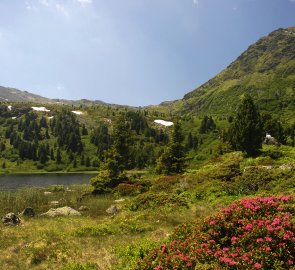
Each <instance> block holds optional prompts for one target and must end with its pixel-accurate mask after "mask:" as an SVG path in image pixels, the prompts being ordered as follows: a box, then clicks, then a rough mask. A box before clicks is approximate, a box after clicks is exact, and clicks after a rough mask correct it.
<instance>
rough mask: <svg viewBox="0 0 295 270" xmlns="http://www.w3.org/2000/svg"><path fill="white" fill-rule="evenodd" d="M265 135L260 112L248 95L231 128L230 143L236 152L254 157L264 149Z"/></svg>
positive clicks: (239, 108)
mask: <svg viewBox="0 0 295 270" xmlns="http://www.w3.org/2000/svg"><path fill="white" fill-rule="evenodd" d="M263 135H264V134H263V128H262V123H261V118H260V114H259V111H258V110H257V108H256V106H255V104H254V102H253V99H252V98H251V96H249V95H248V94H247V95H245V97H244V98H243V100H242V102H241V104H240V105H239V107H238V111H237V114H236V116H235V118H234V120H233V123H232V125H231V127H230V131H229V138H230V143H231V144H232V146H233V148H234V149H235V150H240V151H243V152H245V153H246V154H247V155H248V156H253V155H255V154H257V153H258V151H259V149H260V148H261V147H262V140H263Z"/></svg>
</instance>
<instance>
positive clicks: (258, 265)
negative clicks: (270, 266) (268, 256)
mask: <svg viewBox="0 0 295 270" xmlns="http://www.w3.org/2000/svg"><path fill="white" fill-rule="evenodd" d="M254 267H255V268H256V269H261V268H262V264H260V263H255V264H254Z"/></svg>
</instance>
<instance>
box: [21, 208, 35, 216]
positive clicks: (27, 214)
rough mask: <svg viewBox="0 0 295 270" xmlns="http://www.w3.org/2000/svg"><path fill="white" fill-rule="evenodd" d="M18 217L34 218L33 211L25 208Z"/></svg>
mask: <svg viewBox="0 0 295 270" xmlns="http://www.w3.org/2000/svg"><path fill="white" fill-rule="evenodd" d="M20 216H25V217H34V216H35V211H34V209H33V208H32V207H26V208H25V209H24V210H23V211H22V212H21V213H20Z"/></svg>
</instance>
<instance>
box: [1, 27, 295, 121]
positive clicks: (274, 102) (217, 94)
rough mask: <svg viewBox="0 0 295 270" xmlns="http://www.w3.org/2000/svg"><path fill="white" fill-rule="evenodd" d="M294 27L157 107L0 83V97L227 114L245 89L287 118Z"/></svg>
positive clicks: (292, 100) (294, 78)
mask: <svg viewBox="0 0 295 270" xmlns="http://www.w3.org/2000/svg"><path fill="white" fill-rule="evenodd" d="M294 44H295V27H294V26H293V27H289V28H285V29H284V28H279V29H277V30H275V31H273V32H271V33H270V34H269V35H267V36H264V37H262V38H260V39H259V40H258V41H257V42H255V43H254V44H252V45H250V46H249V47H248V49H247V50H245V51H244V52H243V53H242V54H241V55H240V56H239V57H238V58H237V59H236V60H234V61H233V62H232V63H230V64H229V65H228V66H227V67H226V68H225V69H224V70H222V71H221V72H220V73H218V74H217V75H216V76H214V77H213V78H211V79H210V80H208V81H207V82H206V83H204V84H202V85H201V86H199V87H197V88H196V89H194V90H192V91H190V92H188V93H187V94H185V95H184V97H183V99H180V100H174V101H163V102H162V103H160V104H159V105H150V106H144V107H141V106H137V107H135V106H127V105H119V104H109V103H105V102H103V101H100V100H94V101H92V100H88V99H81V100H65V99H49V98H44V97H42V96H39V95H35V94H31V93H29V92H27V91H20V90H18V89H15V88H7V87H0V99H2V100H4V101H7V100H8V101H21V102H22V101H26V102H28V101H29V102H40V103H61V104H67V105H76V106H77V105H86V106H87V105H89V106H91V105H112V106H125V107H132V108H153V109H158V110H160V111H161V110H165V111H170V112H173V113H174V114H175V113H176V114H187V113H192V114H195V115H202V114H212V115H220V114H223V115H230V114H232V113H233V112H234V111H235V109H236V107H237V104H238V103H239V100H240V98H241V97H242V96H243V95H244V94H245V93H249V94H251V96H252V97H253V98H254V99H255V101H256V102H257V104H258V106H259V107H260V108H261V109H262V110H266V111H270V112H275V113H280V115H282V116H283V117H284V118H290V115H291V112H292V111H295V46H294Z"/></svg>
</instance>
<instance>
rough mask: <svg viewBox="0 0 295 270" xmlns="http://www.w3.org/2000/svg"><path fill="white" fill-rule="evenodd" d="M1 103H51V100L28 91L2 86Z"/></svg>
mask: <svg viewBox="0 0 295 270" xmlns="http://www.w3.org/2000/svg"><path fill="white" fill-rule="evenodd" d="M0 101H13V102H36V103H37V102H39V103H49V102H52V100H51V99H49V98H45V97H42V96H39V95H35V94H32V93H29V92H28V91H21V90H18V89H15V88H10V87H3V86H0Z"/></svg>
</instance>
